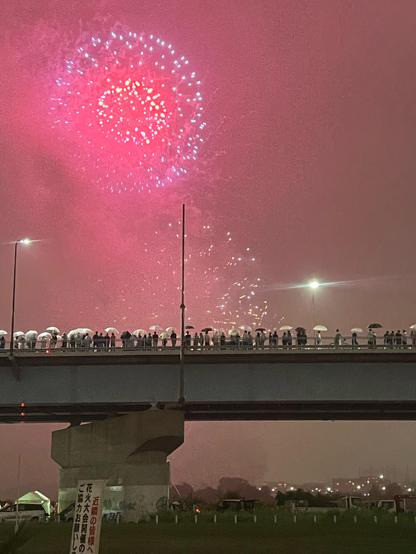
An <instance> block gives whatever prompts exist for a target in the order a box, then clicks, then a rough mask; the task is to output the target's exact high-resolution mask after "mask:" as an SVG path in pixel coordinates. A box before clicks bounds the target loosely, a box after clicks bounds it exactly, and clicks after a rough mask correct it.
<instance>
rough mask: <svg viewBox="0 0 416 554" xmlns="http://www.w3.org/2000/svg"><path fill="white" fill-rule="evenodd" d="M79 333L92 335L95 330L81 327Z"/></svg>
mask: <svg viewBox="0 0 416 554" xmlns="http://www.w3.org/2000/svg"><path fill="white" fill-rule="evenodd" d="M77 331H78V333H80V334H81V335H86V334H87V333H89V334H90V335H92V334H93V332H94V331H93V330H92V329H88V327H80V328H79V329H77Z"/></svg>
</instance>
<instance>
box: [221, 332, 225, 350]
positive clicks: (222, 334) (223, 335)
mask: <svg viewBox="0 0 416 554" xmlns="http://www.w3.org/2000/svg"><path fill="white" fill-rule="evenodd" d="M220 348H221V350H224V349H225V333H224V331H221V335H220Z"/></svg>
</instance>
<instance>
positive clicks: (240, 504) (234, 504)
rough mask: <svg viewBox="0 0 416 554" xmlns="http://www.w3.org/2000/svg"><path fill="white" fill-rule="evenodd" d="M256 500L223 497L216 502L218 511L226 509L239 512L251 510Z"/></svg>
mask: <svg viewBox="0 0 416 554" xmlns="http://www.w3.org/2000/svg"><path fill="white" fill-rule="evenodd" d="M255 504H256V500H246V499H244V498H224V499H223V500H220V501H219V502H218V504H217V511H218V512H225V511H226V510H232V511H234V512H239V511H241V510H245V511H246V512H253V511H254V506H255Z"/></svg>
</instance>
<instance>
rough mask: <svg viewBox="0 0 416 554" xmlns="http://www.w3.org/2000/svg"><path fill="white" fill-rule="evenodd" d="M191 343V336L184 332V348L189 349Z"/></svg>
mask: <svg viewBox="0 0 416 554" xmlns="http://www.w3.org/2000/svg"><path fill="white" fill-rule="evenodd" d="M191 343H192V337H191V334H190V332H189V331H186V334H185V348H188V349H189V348H191Z"/></svg>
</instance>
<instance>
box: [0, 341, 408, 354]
mask: <svg viewBox="0 0 416 554" xmlns="http://www.w3.org/2000/svg"><path fill="white" fill-rule="evenodd" d="M179 344H180V341H176V343H175V344H174V345H172V343H171V341H168V342H167V343H165V342H162V341H160V340H158V342H157V344H156V343H155V342H152V344H142V343H141V342H140V341H139V342H138V341H137V339H129V340H124V341H123V340H120V339H118V340H117V341H116V344H115V345H111V344H106V343H104V344H94V343H91V344H90V345H86V344H84V343H83V342H82V341H75V342H74V341H68V342H67V343H66V344H65V343H64V344H62V341H59V342H58V343H56V344H53V343H50V342H49V341H47V342H45V341H31V342H26V343H22V342H19V341H15V344H14V352H15V353H16V354H19V353H22V354H23V353H30V352H39V353H42V352H44V353H48V354H53V353H59V352H60V353H62V352H67V353H75V352H84V353H91V354H94V353H100V354H103V353H108V354H111V353H114V352H118V353H121V352H137V353H143V354H145V353H149V352H172V353H173V352H179ZM185 349H186V350H187V351H189V352H195V353H197V352H215V351H236V352H240V351H244V352H254V351H255V352H259V351H265V352H267V351H268V352H289V351H293V352H299V351H304V352H305V351H306V352H307V351H311V352H316V351H322V352H325V351H328V352H329V351H334V350H341V351H343V350H348V351H352V352H360V351H363V350H365V351H374V352H379V351H389V350H390V351H403V352H405V351H412V350H413V351H416V338H415V337H408V338H407V339H406V338H405V339H404V340H403V337H401V338H400V339H399V338H395V339H394V340H393V341H392V342H390V340H388V341H386V340H385V338H384V337H376V338H375V340H374V339H373V340H370V339H367V338H366V337H365V338H364V337H362V338H358V339H354V338H353V337H350V336H347V337H342V340H339V339H336V338H335V337H322V338H321V340H319V339H318V338H317V337H309V338H307V340H306V342H305V341H304V339H303V340H298V339H297V338H296V337H293V338H292V342H291V343H285V344H283V343H282V338H281V337H278V339H277V341H275V340H274V341H273V340H272V341H271V342H270V341H269V339H268V338H267V339H266V340H265V341H264V342H259V341H255V340H253V342H252V343H251V342H248V343H247V342H243V341H242V340H240V341H238V340H237V339H235V338H234V339H233V338H227V340H226V342H225V343H221V342H220V343H217V342H215V343H214V342H213V340H212V337H211V339H210V342H209V344H203V345H201V344H200V342H199V341H198V343H195V342H194V341H193V339H191V341H190V342H189V341H186V342H185ZM9 352H10V343H9V342H5V343H4V345H0V355H2V354H3V355H7V354H9Z"/></svg>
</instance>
